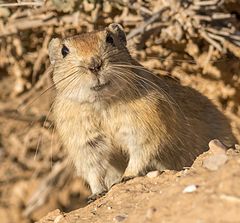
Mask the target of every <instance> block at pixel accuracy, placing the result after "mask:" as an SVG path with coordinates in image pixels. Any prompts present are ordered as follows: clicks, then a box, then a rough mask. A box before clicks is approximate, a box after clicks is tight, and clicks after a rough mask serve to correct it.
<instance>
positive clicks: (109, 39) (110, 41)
mask: <svg viewBox="0 0 240 223" xmlns="http://www.w3.org/2000/svg"><path fill="white" fill-rule="evenodd" d="M106 42H107V43H109V44H111V45H112V46H115V44H114V40H113V38H112V36H111V35H110V34H107V37H106Z"/></svg>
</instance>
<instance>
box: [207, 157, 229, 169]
mask: <svg viewBox="0 0 240 223" xmlns="http://www.w3.org/2000/svg"><path fill="white" fill-rule="evenodd" d="M227 160H228V157H227V155H226V154H216V155H213V156H209V157H207V158H206V159H205V160H204V161H203V167H205V168H207V169H208V170H212V171H216V170H218V169H219V167H221V166H223V165H224V164H225V163H226V162H227Z"/></svg>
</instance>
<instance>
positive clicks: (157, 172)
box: [147, 170, 161, 178]
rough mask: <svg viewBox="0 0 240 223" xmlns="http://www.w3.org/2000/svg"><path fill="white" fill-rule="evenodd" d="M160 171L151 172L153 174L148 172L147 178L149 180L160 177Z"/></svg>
mask: <svg viewBox="0 0 240 223" xmlns="http://www.w3.org/2000/svg"><path fill="white" fill-rule="evenodd" d="M160 173H161V172H160V171H158V170H155V171H151V172H148V173H147V177H149V178H155V177H158V176H159V175H160Z"/></svg>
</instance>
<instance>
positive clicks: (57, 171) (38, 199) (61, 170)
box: [23, 160, 69, 216]
mask: <svg viewBox="0 0 240 223" xmlns="http://www.w3.org/2000/svg"><path fill="white" fill-rule="evenodd" d="M67 165H68V162H67V160H65V161H63V162H59V163H56V164H55V165H54V166H53V168H52V171H51V172H50V173H49V175H48V176H47V177H46V178H45V179H44V180H43V181H42V183H41V184H40V186H39V188H38V190H37V191H36V192H35V193H34V194H33V195H32V197H31V198H30V200H29V202H28V204H27V206H26V208H25V210H24V212H23V214H24V215H25V216H29V215H30V214H31V213H32V212H33V211H34V210H36V209H37V208H38V207H40V206H41V205H43V204H44V203H45V201H46V200H47V198H48V196H49V195H50V194H51V191H52V190H53V189H54V188H55V186H56V182H57V181H58V180H59V179H61V178H62V177H63V176H64V178H65V179H67V178H68V176H69V171H68V168H67ZM60 176H61V177H60ZM62 182H65V180H62Z"/></svg>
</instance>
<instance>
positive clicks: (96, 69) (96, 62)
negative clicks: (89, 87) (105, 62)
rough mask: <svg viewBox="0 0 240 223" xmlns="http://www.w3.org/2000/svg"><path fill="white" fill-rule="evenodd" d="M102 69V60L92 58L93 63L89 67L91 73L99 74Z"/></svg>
mask: <svg viewBox="0 0 240 223" xmlns="http://www.w3.org/2000/svg"><path fill="white" fill-rule="evenodd" d="M101 67H102V60H101V59H100V58H97V57H92V58H91V61H90V64H89V66H88V69H89V70H90V71H91V72H93V73H95V74H97V73H98V72H99V71H100V69H101Z"/></svg>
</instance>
